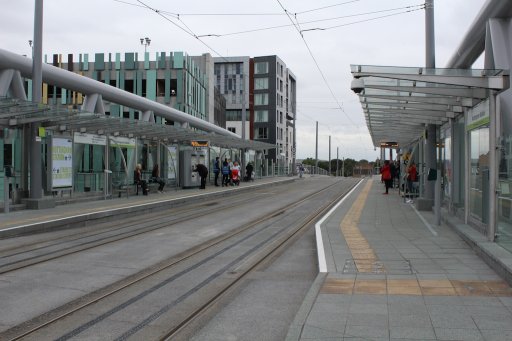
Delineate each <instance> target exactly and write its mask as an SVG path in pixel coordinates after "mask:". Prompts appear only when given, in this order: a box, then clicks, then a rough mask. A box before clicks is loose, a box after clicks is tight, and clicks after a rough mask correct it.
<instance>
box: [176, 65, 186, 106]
mask: <svg viewBox="0 0 512 341" xmlns="http://www.w3.org/2000/svg"><path fill="white" fill-rule="evenodd" d="M176 76H177V77H176V78H177V80H178V81H177V83H178V86H177V89H176V101H177V103H181V102H182V100H181V99H182V98H183V96H184V95H185V94H184V91H185V89H183V71H178V72H177V73H176Z"/></svg>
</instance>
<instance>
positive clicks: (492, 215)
mask: <svg viewBox="0 0 512 341" xmlns="http://www.w3.org/2000/svg"><path fill="white" fill-rule="evenodd" d="M489 102H490V104H489V119H490V122H489V234H488V236H487V238H488V239H489V241H491V242H493V241H494V239H495V237H496V212H497V203H496V201H497V200H496V199H497V191H496V189H497V184H498V180H497V179H498V173H497V170H498V168H499V153H500V150H499V149H498V146H497V143H496V139H497V135H498V129H497V127H498V125H499V120H498V119H497V115H498V114H497V112H498V111H497V110H496V92H495V91H494V90H491V95H490V96H489Z"/></svg>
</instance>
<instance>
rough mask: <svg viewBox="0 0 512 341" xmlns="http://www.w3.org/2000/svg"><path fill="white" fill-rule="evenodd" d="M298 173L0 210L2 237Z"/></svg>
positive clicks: (250, 187)
mask: <svg viewBox="0 0 512 341" xmlns="http://www.w3.org/2000/svg"><path fill="white" fill-rule="evenodd" d="M296 179H297V177H288V176H283V177H266V178H258V179H256V180H255V181H251V182H241V183H240V185H239V186H234V187H231V186H230V187H229V188H227V187H222V186H219V187H215V186H214V185H213V184H207V186H206V189H204V190H201V189H199V188H190V189H181V188H169V187H165V191H164V192H163V193H158V192H156V193H153V192H150V194H149V195H147V196H146V195H142V194H141V193H139V195H131V196H122V197H120V198H118V197H114V198H112V199H110V198H109V199H104V200H103V199H99V200H98V199H97V200H90V201H82V202H72V203H69V204H62V205H58V206H56V207H52V208H45V209H38V210H31V209H24V210H17V211H12V212H9V213H0V238H5V237H11V236H17V235H23V234H26V233H32V232H44V231H49V230H55V229H59V228H66V227H69V226H73V227H77V226H81V225H85V224H87V222H91V221H94V220H96V219H102V221H108V220H109V219H112V220H115V219H116V216H119V215H123V216H124V217H129V216H134V215H139V214H141V213H150V212H155V211H158V210H160V209H161V208H163V207H172V206H173V205H180V204H183V203H187V202H190V201H201V200H210V199H212V198H217V197H221V196H222V195H225V192H226V191H230V192H231V191H237V192H244V191H251V190H253V189H254V188H255V187H257V188H261V187H267V186H274V185H278V184H283V183H289V182H293V181H295V180H296Z"/></svg>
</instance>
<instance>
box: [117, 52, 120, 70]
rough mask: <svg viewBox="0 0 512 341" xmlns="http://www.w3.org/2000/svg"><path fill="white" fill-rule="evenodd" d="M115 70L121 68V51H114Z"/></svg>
mask: <svg viewBox="0 0 512 341" xmlns="http://www.w3.org/2000/svg"><path fill="white" fill-rule="evenodd" d="M116 70H121V53H119V52H118V53H116Z"/></svg>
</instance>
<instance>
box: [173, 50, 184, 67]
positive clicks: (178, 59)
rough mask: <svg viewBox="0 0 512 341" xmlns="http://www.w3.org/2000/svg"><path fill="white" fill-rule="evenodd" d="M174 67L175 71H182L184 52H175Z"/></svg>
mask: <svg viewBox="0 0 512 341" xmlns="http://www.w3.org/2000/svg"><path fill="white" fill-rule="evenodd" d="M172 67H173V68H174V69H182V68H183V52H174V55H173V66H172Z"/></svg>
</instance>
